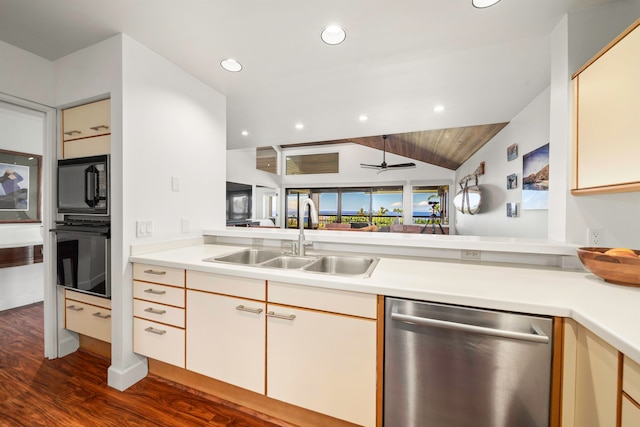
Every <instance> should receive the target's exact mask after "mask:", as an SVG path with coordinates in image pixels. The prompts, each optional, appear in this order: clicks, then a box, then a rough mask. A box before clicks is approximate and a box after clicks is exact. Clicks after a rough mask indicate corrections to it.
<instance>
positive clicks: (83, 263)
mask: <svg viewBox="0 0 640 427" xmlns="http://www.w3.org/2000/svg"><path fill="white" fill-rule="evenodd" d="M51 231H52V232H53V233H54V235H55V242H56V254H57V255H56V272H57V274H56V276H57V279H56V280H57V284H58V285H60V286H64V287H66V288H70V289H73V290H76V291H80V292H84V293H87V294H92V295H96V296H100V297H105V298H111V278H110V269H111V227H110V223H109V221H108V220H100V219H99V217H98V218H91V217H87V218H65V220H64V221H57V222H56V227H55V228H54V229H52V230H51Z"/></svg>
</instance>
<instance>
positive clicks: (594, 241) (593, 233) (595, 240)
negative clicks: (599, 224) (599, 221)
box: [587, 228, 604, 247]
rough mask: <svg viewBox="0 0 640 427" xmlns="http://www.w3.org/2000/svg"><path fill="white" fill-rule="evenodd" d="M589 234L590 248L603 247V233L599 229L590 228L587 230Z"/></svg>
mask: <svg viewBox="0 0 640 427" xmlns="http://www.w3.org/2000/svg"><path fill="white" fill-rule="evenodd" d="M587 232H588V239H587V240H588V246H591V247H597V246H602V240H603V237H604V235H603V233H604V232H603V231H602V230H601V229H599V228H589V229H588V230H587Z"/></svg>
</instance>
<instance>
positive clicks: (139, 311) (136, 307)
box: [133, 299, 184, 328]
mask: <svg viewBox="0 0 640 427" xmlns="http://www.w3.org/2000/svg"><path fill="white" fill-rule="evenodd" d="M133 315H134V316H136V317H142V318H143V319H147V320H151V321H154V322H160V323H165V324H167V325H173V326H177V327H178V328H184V309H183V308H177V307H171V306H168V305H163V304H158V303H153V302H149V301H142V300H139V299H134V300H133Z"/></svg>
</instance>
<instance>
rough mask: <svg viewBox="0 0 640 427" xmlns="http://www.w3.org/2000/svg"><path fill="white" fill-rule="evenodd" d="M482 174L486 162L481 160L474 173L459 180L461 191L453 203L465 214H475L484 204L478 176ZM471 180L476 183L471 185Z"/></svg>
mask: <svg viewBox="0 0 640 427" xmlns="http://www.w3.org/2000/svg"><path fill="white" fill-rule="evenodd" d="M480 175H484V162H480V165H479V166H478V167H477V168H476V170H475V171H473V173H470V174H469V175H467V176H465V177H464V178H462V179H461V180H460V181H459V182H458V184H459V185H460V191H458V193H457V194H456V195H455V196H454V198H453V204H454V206H455V207H456V209H458V210H459V211H460V212H462V213H463V214H469V215H475V214H477V213H478V212H480V206H481V205H482V191H480V186H479V185H478V176H480ZM469 181H475V183H474V184H473V185H469Z"/></svg>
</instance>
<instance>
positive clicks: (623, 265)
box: [578, 248, 640, 286]
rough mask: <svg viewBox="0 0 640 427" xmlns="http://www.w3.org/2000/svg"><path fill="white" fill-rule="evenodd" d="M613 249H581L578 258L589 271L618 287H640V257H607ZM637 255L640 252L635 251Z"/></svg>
mask: <svg viewBox="0 0 640 427" xmlns="http://www.w3.org/2000/svg"><path fill="white" fill-rule="evenodd" d="M609 249H611V248H579V249H578V258H580V261H582V264H583V265H584V266H585V268H586V269H587V270H589V271H590V272H592V273H593V274H595V275H596V276H598V277H600V278H602V279H604V281H605V282H609V283H615V284H616V285H625V286H640V256H638V257H632V256H618V255H605V254H604V253H605V252H606V251H608V250H609ZM633 252H635V254H636V255H640V251H637V250H634V251H633Z"/></svg>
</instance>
